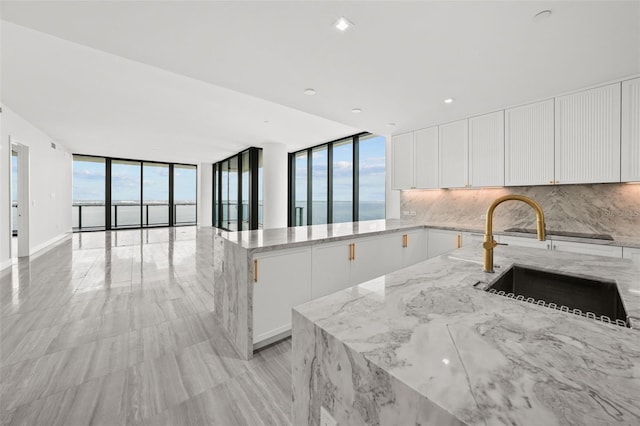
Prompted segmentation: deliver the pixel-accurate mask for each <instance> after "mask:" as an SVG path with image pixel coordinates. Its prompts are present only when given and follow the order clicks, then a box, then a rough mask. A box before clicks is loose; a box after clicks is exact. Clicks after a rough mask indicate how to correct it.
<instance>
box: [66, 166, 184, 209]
mask: <svg viewBox="0 0 640 426" xmlns="http://www.w3.org/2000/svg"><path fill="white" fill-rule="evenodd" d="M143 172H144V174H143V175H144V178H143V182H144V199H145V201H151V200H160V201H162V200H168V199H169V167H168V166H167V165H158V164H155V163H145V166H144V170H143ZM111 182H112V184H111V187H112V191H111V193H112V194H111V197H112V199H113V201H139V200H140V165H139V163H137V164H134V163H128V162H116V161H115V160H114V161H113V163H112V167H111ZM174 190H175V194H174V198H175V201H176V202H178V201H181V200H195V199H196V169H195V167H193V168H190V169H187V168H184V167H181V166H178V165H176V166H175V168H174ZM104 199H105V163H104V162H103V161H101V162H95V161H77V160H74V162H73V201H74V202H76V201H104Z"/></svg>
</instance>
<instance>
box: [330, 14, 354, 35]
mask: <svg viewBox="0 0 640 426" xmlns="http://www.w3.org/2000/svg"><path fill="white" fill-rule="evenodd" d="M353 25H354V24H353V22H351V21H350V20H348V19H347V18H345V17H344V16H341V17H339V18H338V20H337V21H336V22H335V23H334V24H333V26H334V27H336V28H337V29H339V30H340V31H342V32H345V31H347V30H348V29H349V28H351V27H353Z"/></svg>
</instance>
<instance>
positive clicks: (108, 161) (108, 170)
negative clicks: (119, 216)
mask: <svg viewBox="0 0 640 426" xmlns="http://www.w3.org/2000/svg"><path fill="white" fill-rule="evenodd" d="M105 168H106V169H105V177H106V178H105V193H104V197H105V200H104V201H105V203H104V204H105V209H106V210H105V212H104V213H105V215H104V219H105V223H104V229H107V230H110V229H111V158H106V159H105Z"/></svg>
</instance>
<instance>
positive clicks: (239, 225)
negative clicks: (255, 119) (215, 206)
mask: <svg viewBox="0 0 640 426" xmlns="http://www.w3.org/2000/svg"><path fill="white" fill-rule="evenodd" d="M237 157H238V161H237V164H238V170H237V173H236V177H237V178H238V198H237V200H238V201H237V202H238V204H237V206H236V212H237V213H238V221H237V222H236V230H237V231H241V230H242V153H239V154H238V155H237Z"/></svg>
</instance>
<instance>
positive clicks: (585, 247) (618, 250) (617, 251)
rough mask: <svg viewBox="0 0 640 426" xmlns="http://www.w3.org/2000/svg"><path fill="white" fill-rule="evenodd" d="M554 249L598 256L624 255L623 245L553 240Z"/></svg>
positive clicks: (619, 256) (618, 256)
mask: <svg viewBox="0 0 640 426" xmlns="http://www.w3.org/2000/svg"><path fill="white" fill-rule="evenodd" d="M551 244H552V248H553V250H558V251H567V252H571V253H583V254H594V255H596V256H608V257H617V258H621V257H622V247H616V246H608V245H601V244H589V243H574V242H571V241H555V240H553V241H552V242H551Z"/></svg>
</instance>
